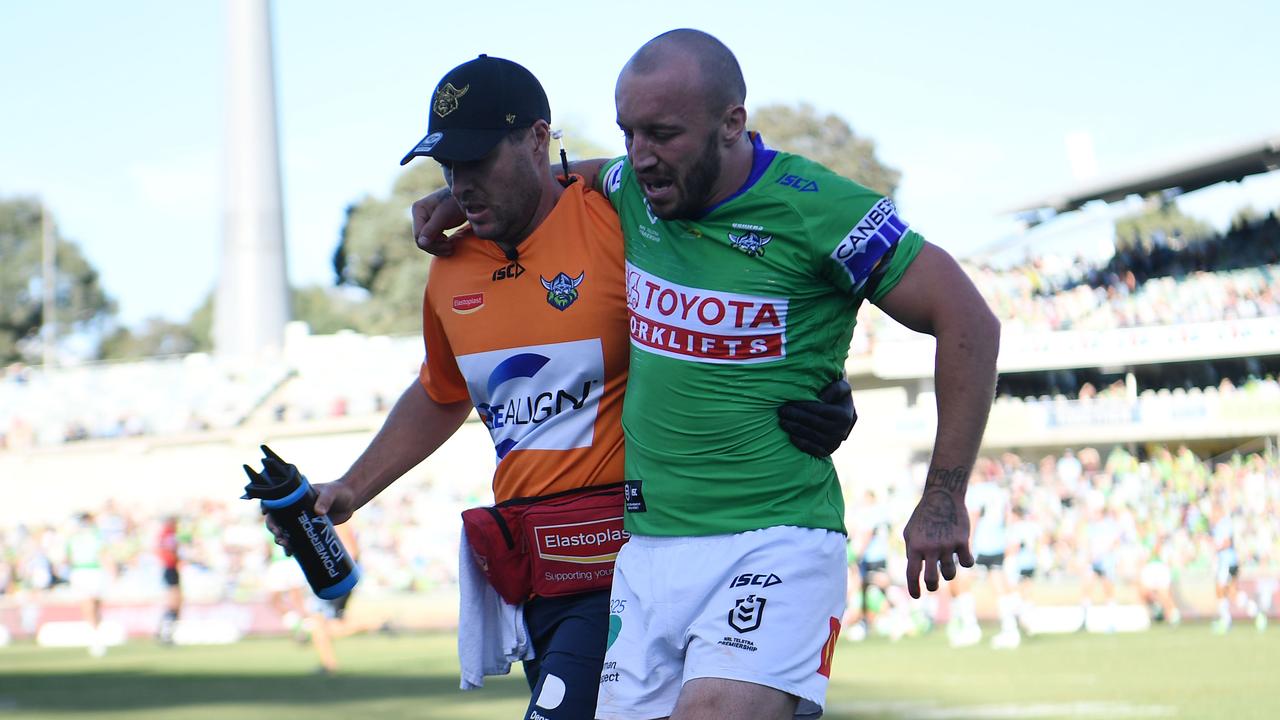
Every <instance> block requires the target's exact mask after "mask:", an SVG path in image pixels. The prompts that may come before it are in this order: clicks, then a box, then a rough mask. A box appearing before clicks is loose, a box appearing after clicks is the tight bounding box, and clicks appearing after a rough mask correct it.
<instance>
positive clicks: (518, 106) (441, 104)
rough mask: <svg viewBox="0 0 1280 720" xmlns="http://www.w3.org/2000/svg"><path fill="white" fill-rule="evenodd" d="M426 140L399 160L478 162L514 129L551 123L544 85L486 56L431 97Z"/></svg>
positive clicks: (444, 81) (448, 77) (448, 78)
mask: <svg viewBox="0 0 1280 720" xmlns="http://www.w3.org/2000/svg"><path fill="white" fill-rule="evenodd" d="M428 116H429V118H430V120H429V121H428V122H427V136H426V137H424V138H422V140H420V141H418V144H417V145H415V146H414V148H413V149H412V150H410V151H409V154H408V155H405V156H404V159H402V160H401V161H400V164H401V165H404V164H406V163H408V162H409V161H410V160H412V159H413V158H414V157H415V156H418V155H426V156H427V157H433V158H435V159H437V160H444V161H447V162H467V161H469V160H479V159H480V158H482V157H484V156H485V155H488V154H489V151H490V150H492V149H493V146H494V145H497V144H498V141H499V140H501V139H502V138H504V137H506V136H507V134H508V133H510V132H511V131H512V130H519V129H521V128H527V127H529V126H531V125H533V124H534V123H535V122H537V121H538V120H546V121H547V122H551V106H550V105H549V104H548V103H547V93H546V92H544V91H543V89H542V83H540V82H538V78H536V77H534V76H533V73H531V72H529V71H528V70H527V69H525V67H524V66H522V65H519V64H517V63H513V62H511V61H510V60H503V59H502V58H495V57H489V56H488V55H481V56H480V57H478V58H476V59H475V60H472V61H470V62H465V63H463V64H461V65H459V66H458V67H456V68H454V69H452V70H450V71H449V72H447V73H445V76H444V77H443V78H441V79H440V82H439V84H437V85H436V90H435V92H434V93H432V94H431V111H430V112H429V113H428Z"/></svg>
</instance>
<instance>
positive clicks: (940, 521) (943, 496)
mask: <svg viewBox="0 0 1280 720" xmlns="http://www.w3.org/2000/svg"><path fill="white" fill-rule="evenodd" d="M921 503H922V505H923V509H924V532H925V536H926V537H927V538H929V539H930V540H945V539H947V538H949V537H951V534H952V532H953V531H954V530H955V528H956V521H957V520H958V519H959V513H958V512H956V501H955V500H953V499H952V498H951V493H949V492H947V491H946V490H943V489H942V488H939V487H934V488H927V489H925V491H924V498H923V500H922V501H921Z"/></svg>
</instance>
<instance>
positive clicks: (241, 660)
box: [0, 625, 1280, 720]
mask: <svg viewBox="0 0 1280 720" xmlns="http://www.w3.org/2000/svg"><path fill="white" fill-rule="evenodd" d="M338 653H339V656H340V658H341V661H342V663H343V669H342V671H341V672H340V673H339V674H338V675H336V676H334V677H324V676H321V675H316V674H314V673H313V670H314V668H315V667H316V661H315V657H314V655H313V654H312V652H311V650H310V649H309V648H306V647H302V646H299V645H297V644H295V643H293V642H291V641H289V640H285V639H255V640H247V641H245V642H242V643H239V644H237V645H229V646H206V647H178V648H164V647H158V646H155V645H153V644H151V643H147V642H142V641H138V642H134V643H131V644H129V645H127V646H124V647H119V648H112V650H111V652H110V653H109V654H108V655H107V656H106V657H105V658H101V659H93V658H90V657H89V656H88V655H87V654H86V653H85V652H84V651H83V650H72V649H46V648H38V647H35V646H33V645H31V644H22V643H19V644H15V645H12V646H9V647H3V648H0V718H3V719H5V720H7V719H8V718H61V717H68V716H71V717H77V718H80V717H91V718H130V719H133V718H139V719H154V720H160V719H162V718H163V719H165V720H169V719H173V718H191V719H193V720H195V719H201V718H207V719H208V720H215V719H216V720H229V719H234V720H255V719H259V718H260V719H262V720H267V719H270V720H281V719H282V718H304V717H305V718H309V719H315V718H358V719H360V720H371V719H372V718H448V719H450V720H453V719H455V718H456V719H458V720H466V719H468V718H477V719H484V720H494V719H501V718H516V717H518V716H519V714H520V712H521V711H522V709H523V707H524V705H525V702H526V693H527V690H526V686H525V684H524V678H523V675H522V674H521V673H520V671H519V669H518V668H517V669H516V670H515V671H514V672H513V674H512V675H511V676H509V677H505V678H496V679H493V680H491V681H490V682H489V683H487V684H486V686H485V688H484V689H483V690H479V691H475V692H469V693H462V692H460V691H459V690H458V689H457V687H458V685H457V674H456V673H457V670H456V661H455V659H454V638H453V636H452V635H449V634H429V635H403V636H397V637H384V636H367V637H355V638H347V639H344V640H341V641H339V643H338ZM831 681H832V682H831V689H830V692H829V695H828V712H827V715H826V717H827V718H830V719H833V720H834V719H841V720H843V719H846V718H866V719H868V720H943V719H946V718H962V719H966V720H969V719H978V718H996V719H1005V720H1008V719H1020V718H1035V719H1037V720H1050V719H1055V718H1079V717H1087V718H1148V717H1159V718H1194V719H1196V720H1199V719H1201V718H1204V719H1209V718H1231V719H1232V720H1245V719H1248V718H1258V719H1263V718H1266V719H1268V720H1271V719H1273V718H1280V631H1277V630H1275V629H1273V630H1271V631H1269V632H1266V633H1261V634H1259V633H1257V632H1255V631H1254V630H1253V628H1252V627H1249V626H1239V627H1237V628H1236V629H1234V630H1233V631H1232V632H1231V633H1229V634H1227V635H1225V636H1216V635H1212V634H1211V633H1210V631H1209V629H1208V627H1207V626H1197V625H1193V626H1188V627H1182V628H1176V629H1167V628H1158V629H1155V630H1152V631H1151V632H1148V633H1140V634H1133V635H1110V636H1100V635H1083V634H1080V635H1068V636H1048V637H1037V638H1032V639H1031V640H1029V641H1027V642H1025V643H1024V644H1023V646H1022V647H1021V648H1019V649H1017V650H1014V651H995V650H991V649H989V648H987V647H986V646H985V645H984V646H979V647H974V648H967V649H964V650H952V649H950V648H948V647H946V645H945V642H944V641H943V638H942V637H941V634H940V633H935V634H934V635H932V636H930V637H926V638H923V639H918V640H908V641H903V642H900V643H896V644H893V643H889V642H887V641H882V640H872V641H868V642H864V643H859V644H853V643H847V642H841V644H840V648H839V651H838V653H837V655H836V661H835V670H834V672H833V674H832V678H831ZM726 720H729V719H726Z"/></svg>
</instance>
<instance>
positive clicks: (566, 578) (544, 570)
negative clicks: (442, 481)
mask: <svg viewBox="0 0 1280 720" xmlns="http://www.w3.org/2000/svg"><path fill="white" fill-rule="evenodd" d="M462 523H463V525H464V526H465V527H466V529H467V541H468V544H470V546H471V552H472V554H473V555H474V556H475V559H476V564H477V565H479V567H480V569H481V570H482V571H484V574H485V576H486V577H487V578H488V579H489V583H490V584H491V585H492V586H493V588H494V590H496V591H497V592H498V594H499V595H501V596H502V599H504V600H506V601H507V602H508V603H511V604H513V605H517V604H519V603H522V602H525V601H526V600H528V599H529V598H531V597H559V596H562V595H577V594H579V593H584V592H591V591H593V590H607V589H608V588H609V587H610V585H611V584H612V582H613V564H614V560H615V559H616V558H617V556H618V550H620V549H621V548H622V545H623V543H625V542H626V541H627V538H629V537H631V534H630V533H628V532H627V531H626V530H625V529H623V527H622V483H616V484H611V485H602V486H596V487H591V488H584V489H580V490H570V491H568V492H564V493H557V494H554V495H546V496H543V497H536V498H517V499H515V500H508V501H506V502H504V503H500V504H498V505H496V506H488V507H478V508H471V509H470V510H466V511H464V512H463V513H462Z"/></svg>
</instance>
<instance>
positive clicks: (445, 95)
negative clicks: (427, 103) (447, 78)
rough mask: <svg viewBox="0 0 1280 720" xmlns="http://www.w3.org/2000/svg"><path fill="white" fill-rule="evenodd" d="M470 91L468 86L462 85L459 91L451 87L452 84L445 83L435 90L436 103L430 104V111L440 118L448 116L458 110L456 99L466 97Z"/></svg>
mask: <svg viewBox="0 0 1280 720" xmlns="http://www.w3.org/2000/svg"><path fill="white" fill-rule="evenodd" d="M470 89H471V86H470V85H463V86H462V89H461V90H459V89H458V88H456V87H454V86H453V83H445V84H444V85H443V86H441V87H440V88H438V89H437V90H436V101H435V102H434V103H432V109H434V110H435V111H436V114H437V115H439V116H440V117H444V116H445V115H448V114H449V113H451V112H453V111H454V110H457V109H458V98H460V97H462V96H463V95H466V94H467V91H468V90H470Z"/></svg>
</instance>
